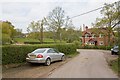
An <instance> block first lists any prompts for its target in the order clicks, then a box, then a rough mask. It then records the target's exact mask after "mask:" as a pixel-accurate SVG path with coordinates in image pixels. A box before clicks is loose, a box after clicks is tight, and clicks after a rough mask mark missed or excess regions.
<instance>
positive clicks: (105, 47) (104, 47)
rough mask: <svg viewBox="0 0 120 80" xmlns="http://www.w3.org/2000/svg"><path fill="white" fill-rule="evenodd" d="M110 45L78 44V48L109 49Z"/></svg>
mask: <svg viewBox="0 0 120 80" xmlns="http://www.w3.org/2000/svg"><path fill="white" fill-rule="evenodd" d="M111 48H112V47H111V46H88V45H86V46H80V47H79V49H101V50H110V49H111Z"/></svg>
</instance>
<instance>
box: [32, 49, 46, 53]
mask: <svg viewBox="0 0 120 80" xmlns="http://www.w3.org/2000/svg"><path fill="white" fill-rule="evenodd" d="M45 50H46V49H36V50H35V51H33V52H32V53H43V52H44V51H45Z"/></svg>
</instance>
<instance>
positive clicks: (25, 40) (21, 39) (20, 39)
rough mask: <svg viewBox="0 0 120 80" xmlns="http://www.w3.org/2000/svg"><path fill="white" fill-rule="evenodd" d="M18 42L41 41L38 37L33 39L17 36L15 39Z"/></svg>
mask: <svg viewBox="0 0 120 80" xmlns="http://www.w3.org/2000/svg"><path fill="white" fill-rule="evenodd" d="M14 40H15V41H17V42H20V43H23V42H40V41H39V40H37V39H31V38H15V39H14Z"/></svg>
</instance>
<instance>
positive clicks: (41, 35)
mask: <svg viewBox="0 0 120 80" xmlns="http://www.w3.org/2000/svg"><path fill="white" fill-rule="evenodd" d="M40 42H41V44H42V43H43V24H41V29H40Z"/></svg>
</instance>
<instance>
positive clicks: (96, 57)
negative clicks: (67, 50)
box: [48, 49, 117, 78]
mask: <svg viewBox="0 0 120 80" xmlns="http://www.w3.org/2000/svg"><path fill="white" fill-rule="evenodd" d="M78 51H80V54H79V55H78V56H77V57H75V58H74V59H72V60H71V61H70V62H68V63H66V64H65V65H63V66H61V67H60V68H59V69H56V70H55V71H54V72H53V73H52V74H51V75H49V76H48V77H49V78H117V75H116V74H115V73H114V72H113V71H112V70H111V69H110V68H109V66H108V64H107V61H106V59H105V57H104V53H103V52H102V50H85V49H84V50H78Z"/></svg>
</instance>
